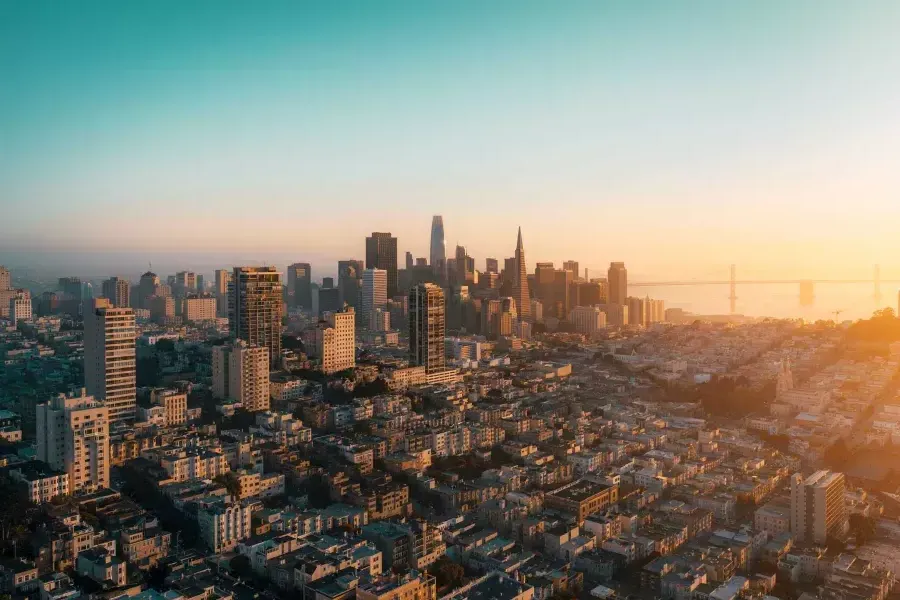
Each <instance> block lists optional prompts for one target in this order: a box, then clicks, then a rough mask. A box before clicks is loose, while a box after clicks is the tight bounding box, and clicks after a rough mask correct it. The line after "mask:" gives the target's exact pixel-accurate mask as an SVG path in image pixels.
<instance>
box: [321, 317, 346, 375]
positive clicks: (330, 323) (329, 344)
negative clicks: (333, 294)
mask: <svg viewBox="0 0 900 600" xmlns="http://www.w3.org/2000/svg"><path fill="white" fill-rule="evenodd" d="M316 356H318V357H319V360H320V361H321V363H322V372H323V373H326V374H331V373H337V372H338V371H343V370H345V369H352V368H353V367H355V366H356V313H355V312H354V310H353V309H352V308H349V307H348V308H346V309H345V310H343V311H339V312H333V313H326V315H325V319H324V322H321V323H319V326H318V328H317V329H316Z"/></svg>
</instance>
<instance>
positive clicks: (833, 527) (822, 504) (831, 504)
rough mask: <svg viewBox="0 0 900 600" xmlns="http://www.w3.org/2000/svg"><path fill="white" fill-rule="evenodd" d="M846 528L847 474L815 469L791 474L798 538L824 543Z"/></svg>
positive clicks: (793, 519)
mask: <svg viewBox="0 0 900 600" xmlns="http://www.w3.org/2000/svg"><path fill="white" fill-rule="evenodd" d="M846 531H847V508H846V505H845V504H844V474H843V473H835V472H832V471H828V470H824V469H823V470H821V471H816V472H815V473H813V474H812V475H810V476H809V477H807V478H805V479H804V478H803V476H802V475H801V474H800V473H795V474H794V475H792V476H791V533H792V534H793V536H794V539H795V540H798V541H807V542H813V543H816V544H823V543H825V541H826V540H827V539H828V538H829V537H832V536H838V537H840V536H841V535H843V534H844V533H846Z"/></svg>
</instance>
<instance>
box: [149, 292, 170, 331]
mask: <svg viewBox="0 0 900 600" xmlns="http://www.w3.org/2000/svg"><path fill="white" fill-rule="evenodd" d="M144 304H145V305H146V309H147V310H149V311H150V318H151V319H152V320H153V321H154V322H156V323H159V324H161V325H167V324H170V323H171V322H172V319H174V318H175V299H174V298H172V297H171V296H150V297H148V298H146V299H145V301H144Z"/></svg>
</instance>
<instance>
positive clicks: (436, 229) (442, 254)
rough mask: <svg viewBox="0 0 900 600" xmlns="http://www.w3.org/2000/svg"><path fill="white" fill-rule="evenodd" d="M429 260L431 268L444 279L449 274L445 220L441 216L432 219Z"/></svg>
mask: <svg viewBox="0 0 900 600" xmlns="http://www.w3.org/2000/svg"><path fill="white" fill-rule="evenodd" d="M428 260H429V261H430V262H431V268H432V269H434V271H435V272H436V273H437V274H438V276H439V277H441V278H443V277H444V276H445V275H446V273H447V249H446V245H445V244H444V218H443V217H442V216H441V215H434V216H433V217H432V218H431V251H430V252H429V257H428Z"/></svg>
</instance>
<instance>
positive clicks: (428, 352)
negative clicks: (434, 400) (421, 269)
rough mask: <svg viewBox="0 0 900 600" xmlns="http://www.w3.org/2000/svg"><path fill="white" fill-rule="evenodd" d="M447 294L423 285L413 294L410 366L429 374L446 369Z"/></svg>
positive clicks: (433, 286) (431, 285) (410, 325)
mask: <svg viewBox="0 0 900 600" xmlns="http://www.w3.org/2000/svg"><path fill="white" fill-rule="evenodd" d="M445 321H446V307H445V304H444V290H442V289H441V287H440V286H437V285H435V284H433V283H423V284H420V285H417V286H415V287H414V288H412V289H411V290H410V291H409V364H410V366H417V367H425V372H426V373H433V372H436V371H440V370H443V369H444V364H445V361H444V335H445V331H446V322H445Z"/></svg>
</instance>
